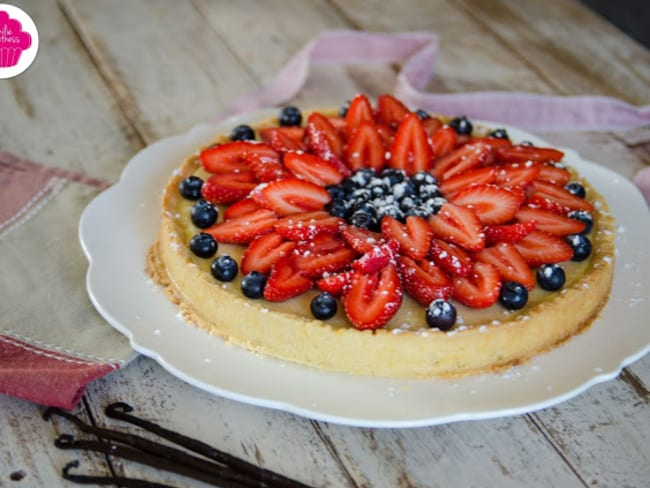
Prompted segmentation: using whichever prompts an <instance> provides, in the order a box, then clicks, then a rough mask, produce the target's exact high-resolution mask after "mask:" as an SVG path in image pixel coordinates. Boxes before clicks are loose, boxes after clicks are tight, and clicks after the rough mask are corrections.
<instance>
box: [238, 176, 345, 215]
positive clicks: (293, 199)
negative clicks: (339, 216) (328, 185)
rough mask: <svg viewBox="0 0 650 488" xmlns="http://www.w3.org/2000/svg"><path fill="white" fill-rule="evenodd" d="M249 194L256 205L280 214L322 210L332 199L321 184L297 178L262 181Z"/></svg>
mask: <svg viewBox="0 0 650 488" xmlns="http://www.w3.org/2000/svg"><path fill="white" fill-rule="evenodd" d="M251 196H252V197H253V200H255V202H256V203H257V204H258V205H260V206H262V207H264V208H268V209H271V210H274V211H275V212H277V213H278V214H280V215H291V214H294V213H301V212H308V211H311V210H322V209H323V208H325V205H327V204H328V203H329V202H330V200H331V199H332V197H331V196H330V194H329V192H328V191H327V190H326V189H325V188H323V187H322V186H319V185H315V184H314V183H311V182H309V181H305V180H301V179H298V178H285V179H284V180H277V181H272V182H270V183H262V184H260V185H258V186H257V187H256V188H255V189H254V190H253V191H252V192H251Z"/></svg>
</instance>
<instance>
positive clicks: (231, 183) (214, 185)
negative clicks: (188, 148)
mask: <svg viewBox="0 0 650 488" xmlns="http://www.w3.org/2000/svg"><path fill="white" fill-rule="evenodd" d="M254 188H255V180H254V176H253V173H251V172H245V173H219V174H215V175H212V176H210V177H209V178H208V179H207V180H205V182H204V183H203V186H202V187H201V196H202V197H203V199H204V200H207V201H209V202H212V203H217V204H230V203H234V202H237V201H239V200H241V199H242V198H245V197H246V196H248V194H249V193H250V192H251V191H252V190H253V189H254Z"/></svg>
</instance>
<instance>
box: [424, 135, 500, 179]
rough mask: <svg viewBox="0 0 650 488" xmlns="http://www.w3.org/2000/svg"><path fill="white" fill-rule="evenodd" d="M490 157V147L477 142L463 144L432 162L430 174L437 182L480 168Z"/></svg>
mask: <svg viewBox="0 0 650 488" xmlns="http://www.w3.org/2000/svg"><path fill="white" fill-rule="evenodd" d="M489 155H490V147H489V146H488V145H486V144H483V143H480V142H477V143H476V144H465V145H463V146H460V147H458V148H456V149H454V150H452V151H451V152H450V153H448V154H446V155H444V156H441V157H438V158H436V159H435V160H434V161H433V168H432V169H431V174H433V176H435V177H436V178H438V179H439V180H446V179H447V178H451V177H452V176H455V175H458V174H461V173H463V172H465V171H468V170H470V169H473V168H477V167H479V166H482V165H483V164H484V163H485V162H486V161H487V158H488V156H489Z"/></svg>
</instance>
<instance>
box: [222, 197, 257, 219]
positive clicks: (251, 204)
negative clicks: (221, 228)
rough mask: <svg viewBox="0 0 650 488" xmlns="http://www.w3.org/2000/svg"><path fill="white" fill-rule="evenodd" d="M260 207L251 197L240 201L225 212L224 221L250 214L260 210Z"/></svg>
mask: <svg viewBox="0 0 650 488" xmlns="http://www.w3.org/2000/svg"><path fill="white" fill-rule="evenodd" d="M260 208H262V207H260V206H259V205H258V204H257V203H255V200H253V199H252V198H250V197H247V198H244V199H242V200H239V201H238V202H237V203H233V204H232V205H231V206H230V207H228V208H227V209H226V210H224V212H223V220H229V219H234V218H235V217H240V216H242V215H246V214H248V213H251V212H254V211H255V210H259V209H260Z"/></svg>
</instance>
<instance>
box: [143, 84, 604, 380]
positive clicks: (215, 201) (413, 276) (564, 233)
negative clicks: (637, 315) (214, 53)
mask: <svg viewBox="0 0 650 488" xmlns="http://www.w3.org/2000/svg"><path fill="white" fill-rule="evenodd" d="M278 112H279V113H278V116H277V117H273V118H271V119H269V120H258V121H253V122H251V123H250V124H245V125H239V126H237V127H234V128H232V131H231V133H229V134H222V135H219V136H217V137H216V139H215V141H214V142H213V143H212V144H211V145H209V146H206V147H203V148H200V149H199V150H198V152H197V154H194V155H190V156H189V157H188V158H187V159H186V160H185V161H184V162H183V163H182V164H181V165H180V168H179V169H178V170H177V171H176V172H175V173H174V175H173V176H172V177H171V179H170V180H169V183H168V185H167V186H166V188H165V189H164V192H163V198H162V223H161V227H160V232H159V235H158V238H157V240H156V242H155V243H154V244H153V245H152V247H151V249H150V252H149V255H148V264H147V268H148V271H149V273H150V274H151V275H152V276H153V277H154V279H155V280H156V281H157V282H158V283H159V284H161V285H162V286H163V287H164V288H165V290H166V291H167V293H168V296H169V297H170V298H171V299H172V300H173V301H174V302H175V303H177V304H178V306H179V307H180V309H181V311H182V313H183V314H184V316H185V318H186V319H187V321H188V322H190V323H192V324H195V325H196V326H198V327H200V328H202V329H205V330H206V331H207V332H209V333H210V334H216V335H218V336H220V337H222V338H223V339H224V340H226V341H229V342H232V343H234V344H237V345H238V346H242V347H244V348H247V349H249V350H251V351H255V352H259V353H262V354H265V355H270V356H273V357H276V358H280V359H283V360H287V361H292V362H297V363H301V364H304V365H308V366H312V367H316V368H321V369H323V370H329V371H338V372H345V373H350V374H360V375H376V376H384V377H400V378H422V377H432V376H458V375H466V374H474V373H481V372H489V371H495V370H499V369H502V368H505V367H508V366H511V365H514V364H517V363H520V362H522V361H525V360H527V359H529V358H530V357H531V356H533V355H535V354H539V353H542V352H544V351H547V350H549V349H551V348H553V347H555V346H557V345H559V344H561V343H562V342H563V341H565V340H567V339H568V338H570V337H571V336H572V335H574V334H576V333H578V332H580V331H582V330H583V329H584V328H585V327H587V326H588V325H589V324H590V323H591V322H592V321H593V320H594V319H595V318H596V317H597V316H598V313H599V311H600V310H601V308H602V307H603V306H604V304H605V303H606V302H607V299H608V296H609V292H610V288H611V284H612V279H613V270H614V252H615V248H614V236H615V228H614V219H613V217H612V216H611V215H610V214H609V212H608V207H607V204H606V202H605V200H604V198H603V197H602V196H601V195H599V194H598V193H597V191H596V190H595V189H594V188H593V187H591V186H590V185H589V182H588V181H586V180H585V179H584V178H582V177H581V176H580V175H579V174H578V173H577V172H576V170H575V169H574V168H572V167H570V166H568V165H567V164H566V163H565V162H563V159H564V154H563V152H562V151H560V150H558V149H555V148H551V147H539V146H535V145H533V144H531V143H530V142H527V141H525V140H511V138H510V136H509V134H508V131H507V130H506V129H504V128H498V127H485V126H484V125H482V124H479V123H476V122H472V121H471V120H469V119H468V118H467V117H464V116H460V117H453V118H452V117H445V116H442V115H437V114H429V113H427V112H425V111H423V110H413V111H412V110H410V109H409V108H407V107H406V106H405V105H404V104H403V103H401V102H400V101H399V100H398V99H397V98H395V97H394V96H392V95H388V94H386V95H382V96H380V97H378V99H377V100H376V103H374V104H373V103H372V102H371V101H370V100H369V99H368V97H366V96H365V95H363V94H361V95H358V96H356V97H354V98H353V99H352V100H350V101H349V102H347V103H345V104H344V105H343V106H342V107H341V108H340V109H339V110H338V111H337V110H336V109H334V110H330V111H311V112H307V111H305V112H303V111H301V110H300V109H298V108H297V107H294V106H288V107H285V108H282V109H281V110H279V111H278ZM512 131H513V130H512V129H511V132H512Z"/></svg>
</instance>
